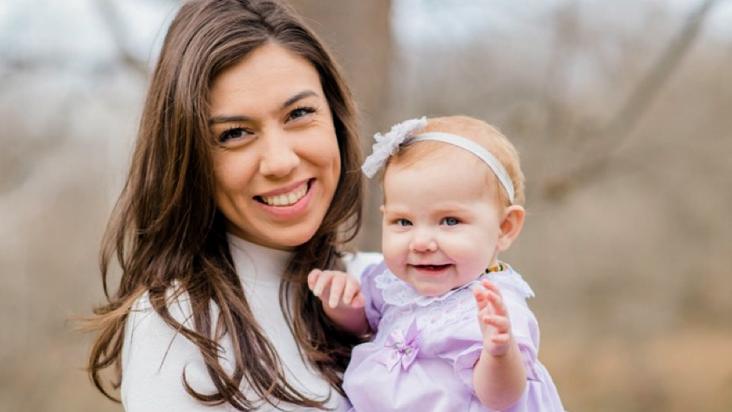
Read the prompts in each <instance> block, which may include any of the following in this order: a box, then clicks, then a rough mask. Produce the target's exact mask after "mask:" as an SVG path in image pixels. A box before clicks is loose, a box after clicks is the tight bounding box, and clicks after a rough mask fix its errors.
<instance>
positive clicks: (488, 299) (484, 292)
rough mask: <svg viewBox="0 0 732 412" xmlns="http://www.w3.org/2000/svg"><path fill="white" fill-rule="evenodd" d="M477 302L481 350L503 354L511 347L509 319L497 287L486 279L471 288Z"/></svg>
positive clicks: (491, 353) (492, 353)
mask: <svg viewBox="0 0 732 412" xmlns="http://www.w3.org/2000/svg"><path fill="white" fill-rule="evenodd" d="M473 296H475V301H476V302H477V303H478V322H480V330H481V332H483V351H484V352H487V353H488V354H490V355H492V356H503V355H505V354H506V353H507V352H508V350H509V349H510V348H511V340H512V335H511V321H510V319H509V318H508V310H507V309H506V306H505V304H504V303H503V297H502V296H501V292H500V290H498V287H497V286H496V285H495V284H493V283H492V282H491V281H489V280H487V279H483V280H482V281H481V284H480V286H478V287H477V288H475V289H474V290H473Z"/></svg>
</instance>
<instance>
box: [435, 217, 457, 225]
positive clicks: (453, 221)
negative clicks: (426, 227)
mask: <svg viewBox="0 0 732 412" xmlns="http://www.w3.org/2000/svg"><path fill="white" fill-rule="evenodd" d="M458 223H460V220H458V218H456V217H446V218H443V219H442V221H441V222H440V224H441V225H448V226H455V225H457V224H458Z"/></svg>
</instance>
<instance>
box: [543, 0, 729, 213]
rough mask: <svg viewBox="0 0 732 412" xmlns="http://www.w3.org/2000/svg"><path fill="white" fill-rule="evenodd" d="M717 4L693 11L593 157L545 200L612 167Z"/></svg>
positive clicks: (555, 183)
mask: <svg viewBox="0 0 732 412" xmlns="http://www.w3.org/2000/svg"><path fill="white" fill-rule="evenodd" d="M716 3H717V0H704V1H702V2H701V3H700V4H699V6H698V7H697V8H695V9H694V10H692V11H691V13H690V14H689V16H688V17H687V19H686V21H685V24H684V25H683V26H682V27H681V29H680V31H679V33H678V34H677V36H676V38H675V39H674V40H672V41H671V42H670V43H669V46H668V47H667V48H666V50H665V51H664V52H663V53H662V54H661V56H660V57H659V59H658V61H657V62H656V63H655V64H654V65H653V66H652V67H651V69H650V70H649V71H648V73H647V74H646V75H645V76H644V77H643V78H642V79H641V81H640V82H639V84H638V86H637V87H636V88H635V89H634V90H633V92H632V93H631V94H630V96H629V97H628V99H627V100H626V101H625V104H623V106H621V108H620V110H619V111H618V112H617V113H616V114H615V115H614V116H613V117H611V118H610V120H609V121H608V123H607V124H606V125H605V127H604V128H602V129H601V130H598V131H596V132H594V133H591V134H593V135H595V137H596V139H595V140H596V141H597V142H598V144H596V145H595V146H594V147H593V153H590V154H588V155H586V156H585V157H584V159H585V160H584V161H583V162H582V163H581V164H580V165H579V166H578V167H576V168H575V169H574V170H572V171H571V172H569V173H567V174H565V175H564V176H560V177H558V178H555V179H551V180H550V181H548V182H547V183H546V184H545V186H544V196H545V197H546V198H549V199H558V198H561V197H563V196H565V195H567V194H568V193H569V192H571V191H572V190H574V189H576V188H577V187H579V186H581V185H583V184H586V183H588V182H590V181H592V180H593V179H595V178H597V177H598V176H599V175H601V174H602V172H604V171H605V170H606V169H607V167H608V166H609V165H610V163H611V161H612V158H613V156H614V155H615V154H616V152H617V150H618V148H620V147H621V146H622V144H623V143H624V142H625V141H627V140H628V138H629V137H630V136H631V135H632V132H633V130H634V129H635V127H636V125H637V124H638V122H639V121H640V119H641V118H642V117H643V115H645V113H646V112H647V111H648V109H649V107H650V106H651V104H652V103H653V100H654V98H655V97H656V96H657V95H658V93H659V91H660V90H661V89H662V87H663V86H664V84H665V83H666V82H667V81H668V79H669V77H670V76H671V74H672V73H673V72H674V71H675V70H676V69H677V68H678V67H679V64H680V63H681V61H682V60H683V58H684V56H685V55H686V54H687V53H688V51H689V49H690V48H691V46H692V45H693V43H694V40H696V38H697V37H698V35H699V33H700V31H701V28H702V27H703V26H704V22H705V19H706V18H707V16H708V15H709V12H710V10H711V9H712V7H713V6H714V5H715V4H716Z"/></svg>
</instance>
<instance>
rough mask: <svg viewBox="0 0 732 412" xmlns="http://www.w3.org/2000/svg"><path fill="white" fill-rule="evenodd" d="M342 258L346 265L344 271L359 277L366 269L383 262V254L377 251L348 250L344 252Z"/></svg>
mask: <svg viewBox="0 0 732 412" xmlns="http://www.w3.org/2000/svg"><path fill="white" fill-rule="evenodd" d="M342 260H343V263H344V264H345V265H346V272H348V273H349V274H351V275H353V276H356V277H358V278H361V275H362V274H363V273H364V272H366V270H367V269H369V268H371V267H373V266H375V265H378V264H380V263H381V262H383V260H384V255H382V254H381V253H377V252H355V253H351V252H348V253H345V254H344V256H343V258H342Z"/></svg>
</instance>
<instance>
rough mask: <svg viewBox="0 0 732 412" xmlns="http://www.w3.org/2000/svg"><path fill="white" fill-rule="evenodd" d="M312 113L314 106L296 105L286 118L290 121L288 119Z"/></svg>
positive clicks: (295, 118)
mask: <svg viewBox="0 0 732 412" xmlns="http://www.w3.org/2000/svg"><path fill="white" fill-rule="evenodd" d="M312 113H315V108H314V107H306V106H303V107H298V108H297V109H295V110H293V111H291V112H290V113H289V114H288V115H287V120H288V121H290V120H297V119H299V118H301V117H305V116H307V115H309V114H312Z"/></svg>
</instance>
